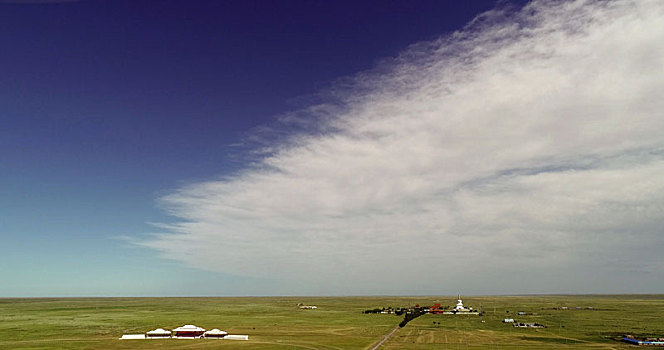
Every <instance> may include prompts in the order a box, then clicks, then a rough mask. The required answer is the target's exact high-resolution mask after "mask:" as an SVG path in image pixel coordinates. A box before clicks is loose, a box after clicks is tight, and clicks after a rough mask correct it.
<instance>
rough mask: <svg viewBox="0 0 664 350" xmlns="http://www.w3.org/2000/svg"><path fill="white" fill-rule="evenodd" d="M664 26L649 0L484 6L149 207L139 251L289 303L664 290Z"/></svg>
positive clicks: (663, 12) (662, 9)
mask: <svg viewBox="0 0 664 350" xmlns="http://www.w3.org/2000/svg"><path fill="white" fill-rule="evenodd" d="M662 23H664V2H661V1H657V0H653V1H648V0H644V1H611V2H608V1H565V2H551V1H535V2H533V3H531V4H529V5H527V6H526V7H525V8H523V9H522V10H520V11H519V12H517V13H506V12H505V11H500V10H495V11H492V12H489V13H486V14H484V15H482V16H480V17H479V18H478V19H476V20H475V21H474V22H473V23H471V24H469V26H468V27H467V28H465V29H464V30H462V31H460V32H457V33H453V34H452V35H449V36H446V37H443V38H441V39H439V40H437V41H434V42H426V43H420V44H416V45H413V46H412V47H411V48H410V49H409V50H407V51H406V52H404V53H403V54H402V55H401V56H400V57H399V58H397V59H395V60H392V61H388V62H385V63H383V64H382V65H381V66H380V67H378V68H377V69H376V70H375V71H372V72H368V73H366V74H362V75H358V76H357V77H355V78H354V79H353V83H352V84H344V86H343V87H339V88H337V89H334V90H333V92H334V93H330V94H328V95H326V96H328V97H329V98H330V99H334V100H331V101H328V102H329V103H327V104H320V105H316V106H312V107H310V108H308V109H306V110H303V111H298V112H297V113H294V115H298V118H301V116H302V115H304V116H309V117H310V118H317V119H316V120H318V124H319V126H318V127H317V128H316V131H312V132H307V133H302V132H299V133H296V134H293V135H291V136H290V137H289V138H288V139H286V140H282V141H279V143H278V144H273V145H271V152H270V153H269V154H266V155H264V156H263V158H261V159H260V160H259V161H258V164H257V165H256V166H253V167H249V168H248V169H247V170H245V171H244V172H242V173H240V174H237V175H234V176H231V177H226V178H223V179H220V180H217V181H208V182H201V183H195V184H192V185H189V186H185V187H183V188H180V189H179V190H177V191H175V192H173V193H172V194H170V195H168V196H165V197H163V198H161V203H162V204H163V206H164V207H165V208H166V209H167V210H168V211H169V213H171V214H172V215H174V216H175V217H177V220H176V222H174V223H171V224H169V225H164V226H163V231H164V233H162V234H159V235H156V236H154V237H153V238H152V239H150V240H148V241H145V242H143V243H142V244H143V245H145V246H148V247H151V248H154V249H157V250H158V251H160V252H162V253H163V256H165V257H168V258H170V259H175V260H179V261H182V262H183V263H185V264H187V265H190V266H194V267H198V268H201V269H207V270H212V271H219V272H231V273H236V274H241V275H249V276H258V277H269V278H277V279H282V280H283V281H285V282H284V283H285V284H287V283H294V284H293V285H296V286H298V287H297V288H301V289H297V288H293V289H292V292H293V293H298V292H299V293H307V292H308V291H318V292H320V290H318V289H316V288H314V287H311V286H314V285H318V286H325V287H326V288H328V289H325V290H328V291H330V293H436V292H440V293H453V292H455V291H457V290H463V291H466V292H472V293H500V292H624V291H633V292H638V291H655V292H664V283H663V282H661V281H663V280H664V278H663V277H664V276H663V275H662V272H661V271H662V263H663V261H662V258H661V251H662V249H664V243H663V242H664V239H662V238H661V234H662V229H661V227H664V176H662V174H664V137H663V136H664V133H663V131H664V114H663V112H662V111H664V102H663V101H664V99H663V98H662V92H663V91H664V59H663V57H664V26H663V25H662ZM464 275H465V276H466V277H467V278H462V277H463V276H464ZM396 280H398V281H400V282H395V281H396ZM617 281H620V282H617ZM626 281H627V282H630V283H638V285H639V287H635V285H636V284H633V285H631V286H630V284H629V283H626ZM307 286H309V287H307ZM307 288H309V289H307ZM640 288H641V289H640ZM286 289H287V288H286ZM268 293H269V291H268Z"/></svg>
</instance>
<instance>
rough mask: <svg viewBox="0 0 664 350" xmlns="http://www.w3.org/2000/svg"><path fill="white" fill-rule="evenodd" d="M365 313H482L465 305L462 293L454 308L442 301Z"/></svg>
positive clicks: (398, 314) (373, 310)
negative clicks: (444, 305) (430, 304)
mask: <svg viewBox="0 0 664 350" xmlns="http://www.w3.org/2000/svg"><path fill="white" fill-rule="evenodd" d="M364 313H365V314H396V315H397V316H400V315H403V314H413V313H419V314H442V315H476V316H479V315H480V311H479V310H476V309H473V308H472V307H466V306H464V305H463V300H461V295H459V296H458V299H457V304H456V306H455V307H453V308H449V307H441V306H440V303H436V304H434V305H432V306H420V305H415V307H410V308H404V307H399V308H396V309H394V308H391V307H388V308H382V309H380V308H376V309H370V310H366V311H364Z"/></svg>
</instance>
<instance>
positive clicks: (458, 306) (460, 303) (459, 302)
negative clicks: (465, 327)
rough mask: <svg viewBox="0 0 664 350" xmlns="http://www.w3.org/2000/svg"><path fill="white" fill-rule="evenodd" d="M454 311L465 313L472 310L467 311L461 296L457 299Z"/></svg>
mask: <svg viewBox="0 0 664 350" xmlns="http://www.w3.org/2000/svg"><path fill="white" fill-rule="evenodd" d="M454 310H456V311H463V312H468V311H470V309H467V308H466V307H465V306H463V300H461V294H459V296H458V297H457V304H456V306H455V307H454Z"/></svg>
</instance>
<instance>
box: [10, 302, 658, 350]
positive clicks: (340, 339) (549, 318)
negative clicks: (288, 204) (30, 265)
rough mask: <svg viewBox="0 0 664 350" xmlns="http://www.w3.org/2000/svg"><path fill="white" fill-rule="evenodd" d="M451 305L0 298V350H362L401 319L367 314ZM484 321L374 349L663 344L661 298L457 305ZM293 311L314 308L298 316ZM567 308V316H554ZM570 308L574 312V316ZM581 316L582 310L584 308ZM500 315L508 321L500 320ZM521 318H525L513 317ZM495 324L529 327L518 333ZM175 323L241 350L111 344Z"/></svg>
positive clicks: (398, 337)
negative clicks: (637, 339) (652, 340)
mask: <svg viewBox="0 0 664 350" xmlns="http://www.w3.org/2000/svg"><path fill="white" fill-rule="evenodd" d="M455 299H456V298H455V296H445V297H442V296H427V297H424V296H418V297H243V298H37V299H0V349H157V348H159V349H217V348H227V349H368V348H370V347H371V346H372V345H373V344H375V343H376V342H378V341H379V340H380V339H381V338H382V337H383V336H384V335H385V334H387V333H389V331H390V330H391V329H393V328H394V327H395V326H396V325H397V324H398V323H399V322H400V321H401V320H402V317H399V316H395V315H391V314H363V313H362V312H363V311H364V310H366V309H372V308H376V307H381V308H382V307H389V306H392V307H400V306H413V305H415V304H420V305H431V304H434V303H438V302H439V303H441V304H442V305H454V304H455V302H456V300H455ZM463 300H464V304H465V305H467V306H472V307H475V308H480V307H481V308H482V309H483V310H484V312H485V314H484V316H482V317H478V316H469V315H424V316H421V317H419V318H417V319H415V320H413V321H411V322H410V323H408V324H407V325H406V326H405V327H404V328H402V329H399V330H398V331H397V332H396V333H395V334H394V336H393V337H392V338H390V340H388V341H387V342H386V343H385V344H383V345H382V346H381V349H628V348H637V347H636V346H633V345H628V344H624V343H620V342H618V341H616V340H617V339H619V338H620V336H621V335H622V334H634V335H636V336H639V335H643V336H660V337H664V295H574V296H540V295H537V296H495V297H494V296H484V297H463ZM297 303H304V304H307V305H316V306H318V309H316V310H301V309H299V308H298V307H297ZM560 307H568V308H569V309H567V310H561V309H555V308H560ZM575 307H580V308H581V309H575ZM588 308H592V310H591V309H588ZM507 311H509V313H508V312H507ZM519 311H523V312H526V313H533V315H523V316H519V315H517V312H519ZM504 318H514V319H515V320H517V321H520V322H536V323H540V324H544V325H546V326H547V328H545V329H519V328H513V327H512V326H511V325H509V324H504V323H501V321H502V320H503V319H504ZM184 324H195V325H197V326H200V327H203V328H206V329H212V328H220V329H223V330H226V331H228V332H229V333H231V334H248V335H249V339H250V340H249V341H232V340H206V339H197V340H174V339H166V340H134V341H132V340H123V341H121V340H118V338H119V337H120V336H121V335H122V334H129V333H144V332H146V331H148V330H151V329H155V328H157V327H162V328H167V329H173V328H176V327H178V326H182V325H184Z"/></svg>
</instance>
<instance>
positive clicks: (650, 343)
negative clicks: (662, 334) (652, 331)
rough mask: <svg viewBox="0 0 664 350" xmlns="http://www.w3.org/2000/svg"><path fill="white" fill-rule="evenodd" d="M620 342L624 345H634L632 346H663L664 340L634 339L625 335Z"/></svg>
mask: <svg viewBox="0 0 664 350" xmlns="http://www.w3.org/2000/svg"><path fill="white" fill-rule="evenodd" d="M622 341H624V342H625V343H630V344H634V345H644V346H664V338H645V339H636V338H635V337H634V336H632V335H626V336H624V337H623V338H622Z"/></svg>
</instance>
